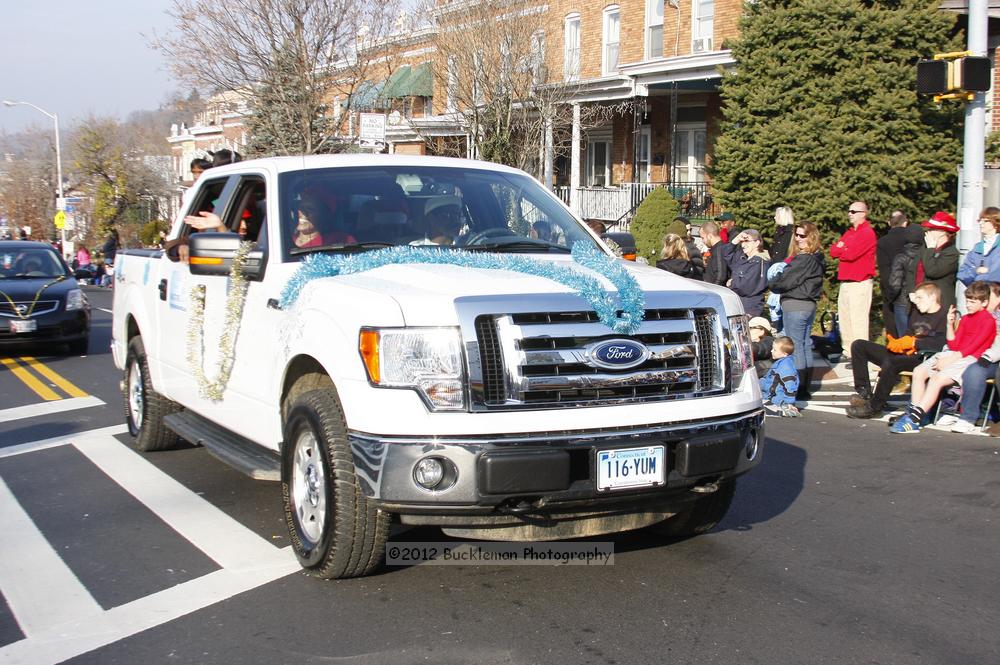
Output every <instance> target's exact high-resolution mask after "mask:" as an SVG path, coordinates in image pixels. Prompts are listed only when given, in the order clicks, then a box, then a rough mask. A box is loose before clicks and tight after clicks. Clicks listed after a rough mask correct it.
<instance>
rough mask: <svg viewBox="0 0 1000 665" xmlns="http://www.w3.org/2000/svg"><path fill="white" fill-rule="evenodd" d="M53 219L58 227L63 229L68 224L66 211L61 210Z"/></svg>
mask: <svg viewBox="0 0 1000 665" xmlns="http://www.w3.org/2000/svg"><path fill="white" fill-rule="evenodd" d="M52 221H53V222H55V224H56V228H57V229H59V230H60V231H61V230H62V229H63V228H64V227H65V226H66V213H65V212H63V211H62V210H60V211H59V212H57V213H56V216H55V217H54V218H53V219H52Z"/></svg>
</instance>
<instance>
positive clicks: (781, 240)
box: [771, 224, 795, 261]
mask: <svg viewBox="0 0 1000 665" xmlns="http://www.w3.org/2000/svg"><path fill="white" fill-rule="evenodd" d="M793 237H795V225H794V224H785V225H784V226H775V227H774V242H772V243H771V258H772V259H774V260H775V261H784V260H785V259H787V258H788V250H789V248H790V247H791V246H792V238H793Z"/></svg>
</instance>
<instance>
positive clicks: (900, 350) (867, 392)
mask: <svg viewBox="0 0 1000 665" xmlns="http://www.w3.org/2000/svg"><path fill="white" fill-rule="evenodd" d="M910 302H912V303H913V306H914V309H915V311H914V312H913V314H912V315H911V316H910V318H909V325H908V327H907V328H906V329H905V330H904V331H903V334H902V335H901V336H900V337H898V338H894V337H893V336H892V335H889V336H888V338H889V342H888V344H885V345H882V344H876V343H875V342H869V341H868V340H866V339H857V340H854V342H853V343H852V344H851V359H852V360H854V361H856V362H852V363H851V366H852V367H853V372H854V390H856V391H857V394H855V395H852V396H851V405H850V406H849V407H847V417H848V418H878V417H879V416H881V415H882V412H883V411H885V407H886V402H887V401H888V400H889V394H890V393H891V392H892V388H893V386H895V385H896V382H897V381H899V375H900V372H910V371H913V369H914V368H916V366H917V365H919V364H920V363H921V362H922V359H921V357H920V356H919V355H918V352H920V351H926V352H931V351H940V350H941V347H943V346H944V343H945V329H946V327H947V321H946V319H947V314H948V313H947V312H946V311H944V309H942V308H941V289H940V288H938V286H937V284H932V283H930V282H923V283H922V284H918V285H917V287H916V288H915V289H914V290H913V293H911V294H910ZM868 363H874V364H875V365H878V367H879V373H878V381H877V382H876V383H875V389H874V390H872V385H871V377H870V376H869V374H868Z"/></svg>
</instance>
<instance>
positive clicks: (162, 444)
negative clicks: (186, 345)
mask: <svg viewBox="0 0 1000 665" xmlns="http://www.w3.org/2000/svg"><path fill="white" fill-rule="evenodd" d="M123 392H124V397H125V420H126V422H128V431H129V434H131V435H132V436H134V437H135V447H136V448H138V449H139V450H141V451H143V452H147V453H149V452H154V451H157V450H169V449H171V448H176V447H177V446H179V445H180V442H181V440H180V437H178V436H177V435H176V434H174V433H173V432H172V431H170V430H169V429H167V426H166V425H165V424H164V423H163V417H164V416H167V415H170V414H171V413H176V412H177V411H180V406H179V405H178V404H177V403H176V402H172V401H170V400H169V399H167V398H166V397H164V396H163V395H160V394H159V393H158V392H156V391H155V390H153V385H152V383H151V382H150V380H149V365H148V364H147V363H146V349H145V347H144V346H143V345H142V338H141V337H133V338H132V339H130V340H129V342H128V354H127V355H126V356H125V389H124V391H123Z"/></svg>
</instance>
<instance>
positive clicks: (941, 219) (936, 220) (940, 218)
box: [920, 210, 958, 233]
mask: <svg viewBox="0 0 1000 665" xmlns="http://www.w3.org/2000/svg"><path fill="white" fill-rule="evenodd" d="M920 226H922V227H924V228H925V229H936V230H938V231H947V232H948V233H958V223H957V222H956V221H955V218H954V217H952V216H951V215H949V214H948V213H946V212H941V211H940V210H938V211H937V212H936V213H934V214H933V215H931V218H930V219H928V220H927V221H926V222H924V223H923V224H921V225H920Z"/></svg>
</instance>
